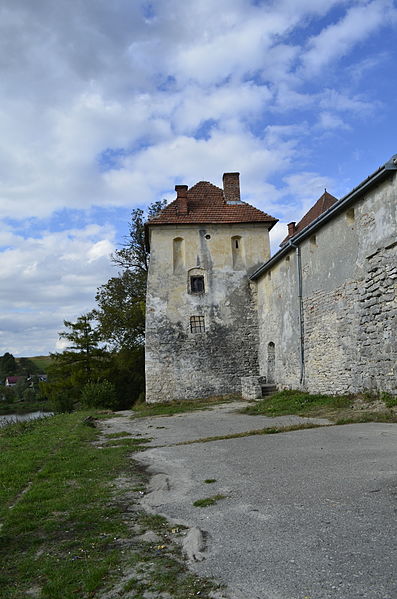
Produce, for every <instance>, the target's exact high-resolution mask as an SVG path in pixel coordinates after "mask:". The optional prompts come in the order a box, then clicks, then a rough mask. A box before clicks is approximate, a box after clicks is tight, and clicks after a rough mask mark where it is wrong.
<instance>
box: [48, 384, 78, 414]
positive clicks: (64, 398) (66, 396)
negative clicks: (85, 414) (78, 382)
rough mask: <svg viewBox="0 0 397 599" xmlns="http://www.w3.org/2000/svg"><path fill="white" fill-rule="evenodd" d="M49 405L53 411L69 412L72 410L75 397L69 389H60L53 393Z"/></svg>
mask: <svg viewBox="0 0 397 599" xmlns="http://www.w3.org/2000/svg"><path fill="white" fill-rule="evenodd" d="M51 405H52V409H53V411H54V412H61V413H68V414H70V413H71V412H73V410H74V407H75V399H74V396H73V394H72V393H71V391H70V390H69V389H62V390H60V391H58V392H56V393H54V394H53V396H52V404H51Z"/></svg>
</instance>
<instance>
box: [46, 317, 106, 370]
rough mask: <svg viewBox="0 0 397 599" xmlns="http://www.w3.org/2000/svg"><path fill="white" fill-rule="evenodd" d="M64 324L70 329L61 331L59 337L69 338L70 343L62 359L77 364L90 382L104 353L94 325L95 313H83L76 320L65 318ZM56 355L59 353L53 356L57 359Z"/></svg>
mask: <svg viewBox="0 0 397 599" xmlns="http://www.w3.org/2000/svg"><path fill="white" fill-rule="evenodd" d="M63 324H64V325H65V327H66V328H67V329H69V330H67V331H62V332H61V333H59V337H60V338H61V339H67V341H69V342H70V345H69V346H68V347H67V348H66V351H65V352H63V354H61V355H62V356H63V357H62V360H65V361H67V362H69V363H72V364H75V365H77V366H78V368H79V370H81V371H82V373H84V376H85V378H86V381H87V382H88V381H90V380H91V378H92V376H93V372H95V371H96V369H97V367H98V362H99V358H100V357H101V356H102V355H103V351H102V349H100V347H99V343H100V333H99V331H98V330H97V329H96V327H94V326H93V315H92V313H89V314H83V315H82V316H79V317H78V319H77V321H76V322H70V321H68V320H64V321H63ZM56 356H57V354H55V355H54V356H53V357H54V358H55V359H57V358H56Z"/></svg>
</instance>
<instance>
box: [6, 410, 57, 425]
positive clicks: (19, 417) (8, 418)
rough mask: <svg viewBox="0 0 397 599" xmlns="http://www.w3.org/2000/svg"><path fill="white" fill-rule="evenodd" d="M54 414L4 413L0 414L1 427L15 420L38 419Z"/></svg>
mask: <svg viewBox="0 0 397 599" xmlns="http://www.w3.org/2000/svg"><path fill="white" fill-rule="evenodd" d="M47 416H52V412H29V413H28V414H4V415H2V416H0V428H1V427H2V426H6V425H7V424H13V423H14V422H24V421H26V420H36V418H46V417H47Z"/></svg>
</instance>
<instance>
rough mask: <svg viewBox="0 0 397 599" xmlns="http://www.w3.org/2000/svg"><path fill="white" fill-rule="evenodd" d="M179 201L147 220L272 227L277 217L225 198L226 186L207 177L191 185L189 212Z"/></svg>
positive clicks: (161, 223) (188, 199)
mask: <svg viewBox="0 0 397 599" xmlns="http://www.w3.org/2000/svg"><path fill="white" fill-rule="evenodd" d="M178 203H179V200H178V199H176V200H174V201H173V202H171V204H169V205H168V206H166V207H165V208H164V209H163V210H162V211H161V212H160V214H159V215H158V216H156V217H155V218H152V219H151V220H150V221H149V222H148V224H149V225H150V226H152V225H170V224H196V223H203V224H204V223H224V224H228V223H268V224H269V229H271V228H272V227H273V226H274V225H275V224H276V222H277V220H278V219H277V218H273V216H270V215H269V214H266V213H265V212H262V211H261V210H258V209H257V208H254V207H253V206H251V205H250V204H246V203H245V202H236V203H230V202H226V201H225V197H224V193H223V190H222V189H221V188H220V187H216V185H212V183H208V182H207V181H200V182H199V183H196V185H194V186H193V187H191V188H190V189H188V191H187V205H188V212H187V214H183V213H182V212H183V209H182V210H181V208H179V210H178ZM179 206H180V205H179Z"/></svg>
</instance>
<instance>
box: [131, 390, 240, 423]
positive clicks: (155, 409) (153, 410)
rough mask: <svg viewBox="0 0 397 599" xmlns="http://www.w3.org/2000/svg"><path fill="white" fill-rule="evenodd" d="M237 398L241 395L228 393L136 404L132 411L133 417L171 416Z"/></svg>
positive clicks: (208, 407) (207, 407)
mask: <svg viewBox="0 0 397 599" xmlns="http://www.w3.org/2000/svg"><path fill="white" fill-rule="evenodd" d="M237 399H241V397H239V396H237V395H228V396H224V397H209V398H208V397H207V398H206V399H194V400H191V401H170V402H164V403H155V404H136V405H135V406H134V407H133V408H132V411H133V413H134V416H133V417H134V418H146V417H148V416H173V415H174V414H184V413H186V412H195V411H196V410H209V409H211V408H212V407H213V406H214V405H217V404H221V403H227V402H230V401H236V400H237Z"/></svg>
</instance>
